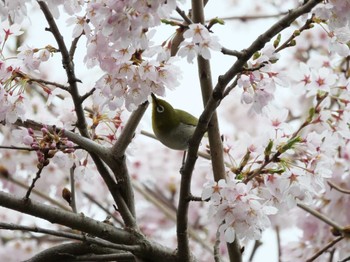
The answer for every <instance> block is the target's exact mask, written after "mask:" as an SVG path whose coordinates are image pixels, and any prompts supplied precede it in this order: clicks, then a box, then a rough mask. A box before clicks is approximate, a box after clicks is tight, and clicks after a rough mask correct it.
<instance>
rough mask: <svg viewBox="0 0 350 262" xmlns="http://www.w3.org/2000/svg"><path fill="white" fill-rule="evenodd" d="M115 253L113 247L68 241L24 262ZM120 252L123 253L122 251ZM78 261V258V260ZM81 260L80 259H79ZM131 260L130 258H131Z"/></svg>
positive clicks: (60, 260) (59, 260)
mask: <svg viewBox="0 0 350 262" xmlns="http://www.w3.org/2000/svg"><path fill="white" fill-rule="evenodd" d="M111 253H116V251H115V250H113V249H108V248H101V247H99V246H95V245H87V244H85V243H74V242H72V243H68V244H61V245H58V246H54V247H51V248H48V249H45V250H44V251H42V252H40V253H38V254H36V255H35V256H34V257H32V258H31V259H28V260H26V261H25V262H46V261H51V262H64V261H77V260H76V259H75V258H78V257H79V256H82V255H83V256H84V255H87V254H111ZM122 254H125V252H123V253H122ZM78 261H79V260H78ZM80 261H81V260H80ZM131 261H132V260H131Z"/></svg>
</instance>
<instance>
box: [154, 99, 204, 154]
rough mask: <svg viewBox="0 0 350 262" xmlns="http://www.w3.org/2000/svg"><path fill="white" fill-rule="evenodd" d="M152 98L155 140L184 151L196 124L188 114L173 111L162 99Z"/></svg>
mask: <svg viewBox="0 0 350 262" xmlns="http://www.w3.org/2000/svg"><path fill="white" fill-rule="evenodd" d="M151 96H152V129H153V132H154V134H155V136H156V137H157V139H158V140H159V141H160V142H161V143H162V144H163V145H165V146H167V147H169V148H171V149H174V150H183V151H186V150H187V148H188V143H189V140H190V139H191V137H192V136H193V133H194V131H195V129H196V126H197V124H198V119H197V118H196V117H195V116H193V115H191V114H190V113H188V112H186V111H184V110H181V109H175V108H173V107H172V105H171V104H169V103H168V102H166V101H165V100H163V99H160V98H158V97H156V96H155V95H154V94H153V93H151Z"/></svg>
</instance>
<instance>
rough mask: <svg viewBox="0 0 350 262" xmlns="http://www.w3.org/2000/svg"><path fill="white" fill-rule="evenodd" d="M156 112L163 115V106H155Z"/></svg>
mask: <svg viewBox="0 0 350 262" xmlns="http://www.w3.org/2000/svg"><path fill="white" fill-rule="evenodd" d="M157 112H158V113H163V112H164V106H161V105H158V106H157Z"/></svg>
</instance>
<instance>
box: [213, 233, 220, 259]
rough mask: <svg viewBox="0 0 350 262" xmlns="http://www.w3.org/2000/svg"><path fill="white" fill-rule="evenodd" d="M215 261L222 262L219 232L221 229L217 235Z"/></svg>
mask: <svg viewBox="0 0 350 262" xmlns="http://www.w3.org/2000/svg"><path fill="white" fill-rule="evenodd" d="M214 261H215V262H221V256H220V231H219V229H218V230H217V231H216V235H215V244H214Z"/></svg>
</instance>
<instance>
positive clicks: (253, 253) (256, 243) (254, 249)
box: [249, 240, 262, 262]
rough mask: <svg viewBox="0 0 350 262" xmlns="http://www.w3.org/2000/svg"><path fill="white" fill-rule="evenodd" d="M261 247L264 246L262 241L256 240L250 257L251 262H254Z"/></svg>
mask: <svg viewBox="0 0 350 262" xmlns="http://www.w3.org/2000/svg"><path fill="white" fill-rule="evenodd" d="M260 246H262V242H261V241H260V240H255V242H254V246H253V250H252V253H250V256H249V262H252V261H253V259H254V256H255V254H256V251H257V250H258V248H259V247H260Z"/></svg>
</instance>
